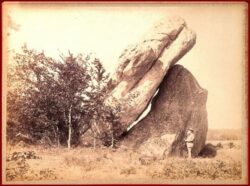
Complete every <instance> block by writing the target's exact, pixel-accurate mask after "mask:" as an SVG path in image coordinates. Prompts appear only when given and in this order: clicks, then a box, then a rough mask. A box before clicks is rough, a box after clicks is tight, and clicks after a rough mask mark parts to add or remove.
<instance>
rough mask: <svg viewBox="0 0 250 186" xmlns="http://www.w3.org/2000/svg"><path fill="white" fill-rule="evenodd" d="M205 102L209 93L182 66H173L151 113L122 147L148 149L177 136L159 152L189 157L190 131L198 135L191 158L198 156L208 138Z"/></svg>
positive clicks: (160, 88) (153, 103) (133, 129)
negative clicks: (163, 138)
mask: <svg viewBox="0 0 250 186" xmlns="http://www.w3.org/2000/svg"><path fill="white" fill-rule="evenodd" d="M206 101H207V91H206V90H205V89H203V88H201V87H200V85H199V84H198V82H197V81H196V79H195V78H194V77H193V75H192V74H191V73H190V72H189V71H188V70H187V69H185V68H184V67H183V66H181V65H174V66H173V67H172V68H170V70H169V72H168V73H167V75H166V76H165V78H164V80H163V81H162V83H161V85H160V87H159V92H158V94H157V95H156V96H155V98H154V99H153V100H152V107H151V111H150V112H149V114H148V115H147V116H146V117H145V118H144V119H143V120H141V121H140V122H139V123H137V124H136V125H135V126H134V127H133V128H132V129H131V130H130V131H129V132H128V134H127V135H126V136H125V137H124V139H123V141H122V144H123V145H125V146H128V147H130V148H131V147H132V148H144V149H145V145H146V144H148V143H149V142H150V140H151V141H152V139H155V138H156V137H159V138H162V137H163V136H166V135H171V136H172V135H174V137H173V138H169V141H168V143H170V145H166V147H162V146H159V148H165V154H167V155H168V156H186V154H187V149H186V146H185V141H184V138H185V136H186V131H187V129H188V128H189V127H191V128H193V129H194V132H195V140H194V147H193V149H192V155H193V156H197V155H198V154H199V152H200V151H201V150H202V148H203V147H204V145H205V141H206V135H207V128H208V121H207V110H206ZM165 143H166V142H165ZM148 147H150V146H148ZM153 151H156V149H154V150H153ZM159 151H162V149H159Z"/></svg>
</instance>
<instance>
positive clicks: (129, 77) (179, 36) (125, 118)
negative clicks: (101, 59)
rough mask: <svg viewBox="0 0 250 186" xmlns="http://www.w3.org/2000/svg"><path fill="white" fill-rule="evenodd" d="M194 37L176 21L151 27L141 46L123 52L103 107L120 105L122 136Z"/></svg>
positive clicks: (187, 49)
mask: <svg viewBox="0 0 250 186" xmlns="http://www.w3.org/2000/svg"><path fill="white" fill-rule="evenodd" d="M195 41H196V35H195V33H194V32H193V31H191V30H190V29H189V28H188V27H187V26H186V23H185V21H184V20H183V19H182V18H179V17H170V18H166V19H163V20H161V21H159V23H157V24H156V25H154V26H153V28H152V29H151V30H149V32H148V33H146V34H145V36H143V37H142V39H141V40H140V42H138V43H137V44H135V45H133V46H131V47H129V48H127V49H126V50H124V52H123V53H122V55H121V56H120V58H119V60H118V67H117V70H116V72H115V74H114V75H113V77H112V78H111V80H110V82H109V89H110V93H109V96H108V97H107V98H106V100H105V103H106V104H107V105H111V106H114V107H116V106H117V105H120V107H121V114H120V116H119V118H120V122H121V126H120V127H119V131H116V132H117V134H118V135H120V134H122V133H123V132H124V131H126V129H127V128H128V127H129V126H130V124H131V123H133V122H134V121H135V120H136V119H137V118H138V117H139V116H140V115H141V114H142V113H143V111H144V110H145V109H146V108H147V106H148V104H149V103H150V101H151V99H152V97H153V95H154V94H155V92H156V90H157V89H158V87H159V85H160V83H161V82H162V80H163V78H164V77H165V75H166V74H167V72H168V70H169V68H170V67H171V66H173V65H174V64H175V63H176V62H177V61H178V60H179V59H180V58H181V57H183V56H184V55H185V54H186V53H187V52H188V51H189V50H190V49H191V48H192V47H193V46H194V44H195Z"/></svg>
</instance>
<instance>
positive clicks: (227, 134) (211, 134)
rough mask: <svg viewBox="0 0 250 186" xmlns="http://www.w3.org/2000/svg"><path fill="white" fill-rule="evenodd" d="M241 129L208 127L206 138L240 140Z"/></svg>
mask: <svg viewBox="0 0 250 186" xmlns="http://www.w3.org/2000/svg"><path fill="white" fill-rule="evenodd" d="M241 139H242V131H241V130H240V129H209V130H208V132H207V140H241Z"/></svg>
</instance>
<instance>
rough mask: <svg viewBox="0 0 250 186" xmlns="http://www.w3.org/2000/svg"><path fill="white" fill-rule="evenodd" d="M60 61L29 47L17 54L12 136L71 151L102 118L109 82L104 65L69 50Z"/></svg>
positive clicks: (10, 103)
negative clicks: (94, 120)
mask: <svg viewBox="0 0 250 186" xmlns="http://www.w3.org/2000/svg"><path fill="white" fill-rule="evenodd" d="M60 57H61V58H60V60H54V59H52V58H50V57H46V56H45V54H44V53H43V52H40V53H38V52H36V51H35V50H29V49H27V47H26V46H23V47H22V53H15V55H14V57H13V64H12V65H10V66H9V67H8V95H7V111H8V126H7V131H8V136H9V137H11V136H12V137H15V135H17V133H18V132H19V133H20V132H21V133H26V134H29V135H30V136H31V138H33V139H35V140H36V141H38V140H40V141H42V140H44V141H46V143H49V144H57V145H58V146H59V145H60V144H67V146H68V148H71V145H72V144H77V143H78V141H79V137H80V136H81V135H82V134H83V133H85V132H86V131H87V130H88V129H89V128H90V127H91V122H90V121H91V119H92V118H93V116H96V115H100V111H97V108H100V107H99V106H100V105H102V103H103V99H104V97H105V93H106V83H107V81H108V74H107V73H106V72H105V70H104V68H103V66H102V64H101V62H100V61H99V60H98V59H94V60H91V58H90V56H89V55H87V56H83V55H82V54H79V55H77V56H75V57H74V56H73V54H71V53H70V52H69V54H68V55H67V56H64V55H61V56H60ZM104 110H105V109H104Z"/></svg>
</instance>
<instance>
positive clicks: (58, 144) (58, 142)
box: [56, 126, 61, 147]
mask: <svg viewBox="0 0 250 186" xmlns="http://www.w3.org/2000/svg"><path fill="white" fill-rule="evenodd" d="M56 133H57V147H59V146H60V145H61V144H60V135H59V128H58V126H56Z"/></svg>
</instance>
